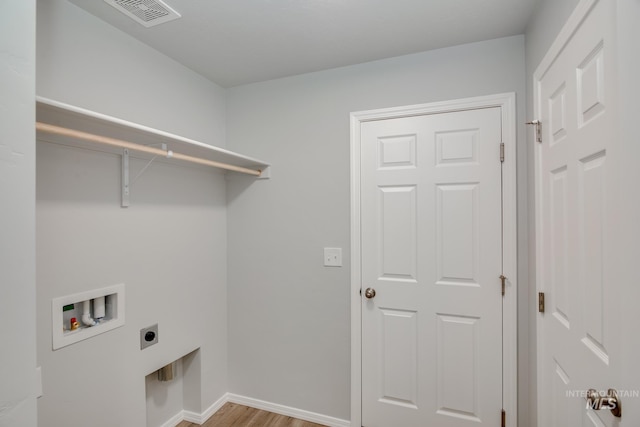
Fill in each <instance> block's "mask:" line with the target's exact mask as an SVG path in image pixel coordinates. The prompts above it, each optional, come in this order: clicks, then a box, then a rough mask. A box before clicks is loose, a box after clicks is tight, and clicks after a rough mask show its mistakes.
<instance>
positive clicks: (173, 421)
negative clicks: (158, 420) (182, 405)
mask: <svg viewBox="0 0 640 427" xmlns="http://www.w3.org/2000/svg"><path fill="white" fill-rule="evenodd" d="M183 414H184V411H180V412H178V413H177V414H175V415H174V416H173V417H171V418H169V420H167V421H166V422H165V423H163V424H162V425H161V426H160V427H176V426H177V425H178V424H180V423H181V422H182V421H183V420H184V415H183Z"/></svg>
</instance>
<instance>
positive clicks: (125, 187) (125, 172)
mask: <svg viewBox="0 0 640 427" xmlns="http://www.w3.org/2000/svg"><path fill="white" fill-rule="evenodd" d="M129 193H130V191H129V149H128V148H125V149H124V150H122V204H121V206H122V207H123V208H128V207H129Z"/></svg>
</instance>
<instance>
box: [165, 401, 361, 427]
mask: <svg viewBox="0 0 640 427" xmlns="http://www.w3.org/2000/svg"><path fill="white" fill-rule="evenodd" d="M227 402H231V403H237V404H239V405H244V406H249V407H251V408H256V409H262V410H264V411H269V412H273V413H274V414H280V415H286V416H288V417H294V418H298V419H301V420H304V421H310V422H312V423H316V424H322V425H325V426H328V427H351V422H350V421H348V420H342V419H340V418H334V417H330V416H328V415H322V414H318V413H315V412H310V411H305V410H303V409H297V408H292V407H290V406H284V405H280V404H277V403H271V402H265V401H264V400H259V399H253V398H251V397H246V396H240V395H238V394H233V393H225V394H224V395H223V396H222V397H221V398H220V399H218V400H217V401H216V402H214V404H213V405H211V406H209V407H208V408H207V409H206V410H205V411H204V412H203V413H201V414H198V413H197V412H193V411H185V410H183V411H180V412H178V413H177V414H176V415H174V416H173V417H171V419H170V420H168V421H167V422H165V423H164V424H162V426H161V427H176V426H177V425H178V424H180V423H181V422H182V421H189V422H190V423H196V424H204V423H205V422H207V420H208V419H209V418H211V416H213V414H215V413H216V412H218V410H219V409H220V408H222V406H223V405H224V404H225V403H227Z"/></svg>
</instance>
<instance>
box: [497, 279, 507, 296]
mask: <svg viewBox="0 0 640 427" xmlns="http://www.w3.org/2000/svg"><path fill="white" fill-rule="evenodd" d="M499 279H500V283H501V286H502V296H504V291H505V288H506V281H507V276H505V275H504V274H501V275H500V277H499Z"/></svg>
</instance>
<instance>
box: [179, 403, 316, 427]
mask: <svg viewBox="0 0 640 427" xmlns="http://www.w3.org/2000/svg"><path fill="white" fill-rule="evenodd" d="M197 426H199V424H193V423H190V422H188V421H183V422H181V423H180V424H178V426H177V427H197ZM202 427H323V426H322V424H316V423H310V422H308V421H302V420H299V419H297V418H292V417H288V416H286V415H278V414H274V413H272V412H267V411H262V410H260V409H255V408H249V407H247V406H243V405H238V404H236V403H225V404H224V406H223V407H222V408H220V410H219V411H218V412H216V413H215V414H214V415H213V416H212V417H211V418H209V420H207V422H206V423H204V424H202Z"/></svg>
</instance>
